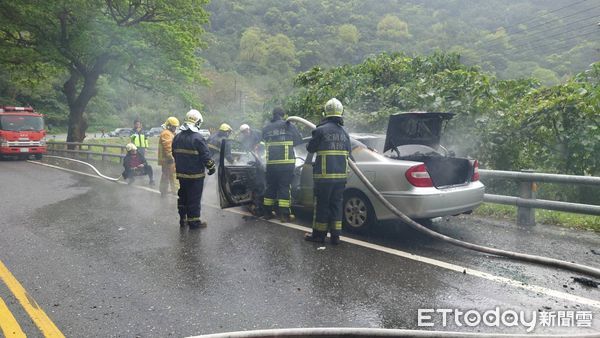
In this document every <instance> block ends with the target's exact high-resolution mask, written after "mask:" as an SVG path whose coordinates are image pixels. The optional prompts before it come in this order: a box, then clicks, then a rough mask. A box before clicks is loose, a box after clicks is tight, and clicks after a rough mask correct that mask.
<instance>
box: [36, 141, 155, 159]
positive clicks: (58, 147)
mask: <svg viewBox="0 0 600 338" xmlns="http://www.w3.org/2000/svg"><path fill="white" fill-rule="evenodd" d="M47 146H48V151H49V152H52V153H53V154H61V155H67V154H73V155H79V157H83V158H85V159H87V160H90V159H93V158H94V157H96V158H97V157H100V159H101V161H106V160H107V159H109V158H118V159H119V162H122V161H123V158H124V157H125V154H127V151H126V150H125V146H122V145H117V144H102V143H80V142H56V141H48V143H47ZM69 146H73V147H74V148H75V149H68V147H69ZM92 148H102V151H101V152H97V151H92ZM108 149H119V152H118V153H111V152H107V150H108ZM156 152H157V149H156V148H146V155H147V154H150V153H154V154H155V153H156ZM145 158H146V160H147V161H150V162H156V161H158V158H157V157H156V156H145Z"/></svg>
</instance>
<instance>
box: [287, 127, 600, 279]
mask: <svg viewBox="0 0 600 338" xmlns="http://www.w3.org/2000/svg"><path fill="white" fill-rule="evenodd" d="M288 121H294V122H299V123H302V124H304V125H306V126H307V127H309V128H311V129H315V128H316V126H315V125H314V124H313V123H311V122H310V121H307V120H305V119H303V118H301V117H297V116H292V117H289V118H288ZM348 164H349V165H350V168H352V171H353V172H354V173H355V174H356V176H357V177H358V178H359V179H360V180H361V182H362V183H363V184H364V185H365V186H366V187H367V189H369V191H370V192H371V193H372V194H373V195H374V196H375V197H376V198H377V200H379V201H380V202H381V203H382V204H383V205H384V206H385V207H386V208H388V209H389V210H390V211H391V212H393V213H394V215H396V216H397V217H398V218H399V219H400V221H402V222H404V223H405V224H408V225H409V226H410V227H411V228H413V229H415V230H417V231H419V232H421V233H424V234H426V235H428V236H430V237H433V238H436V239H439V240H441V241H443V242H446V243H450V244H452V245H456V246H459V247H462V248H466V249H469V250H474V251H479V252H483V253H487V254H492V255H496V256H502V257H507V258H511V259H515V260H520V261H525V262H530V263H537V264H542V265H547V266H552V267H558V268H561V269H565V270H570V271H575V272H580V273H584V274H587V275H590V276H594V277H597V278H600V269H598V268H593V267H590V266H586V265H582V264H576V263H571V262H567V261H563V260H559V259H554V258H549V257H542V256H537V255H530V254H523V253H518V252H512V251H508V250H501V249H496V248H491V247H486V246H483V245H478V244H473V243H469V242H465V241H461V240H458V239H455V238H452V237H449V236H446V235H443V234H441V233H439V232H435V231H433V230H431V229H429V228H427V227H425V226H423V225H421V224H419V223H417V222H415V221H414V220H412V219H411V218H409V217H408V216H406V215H405V214H403V213H402V212H401V211H400V210H398V208H396V207H395V206H394V205H392V204H391V203H390V202H389V201H388V200H387V199H386V198H385V197H384V196H383V195H382V194H381V193H380V192H379V191H378V190H377V189H376V188H375V187H374V186H373V184H371V182H370V181H369V180H368V179H367V177H366V176H365V175H364V174H363V173H362V171H361V170H360V169H359V168H358V166H357V165H356V164H355V163H354V162H353V161H348Z"/></svg>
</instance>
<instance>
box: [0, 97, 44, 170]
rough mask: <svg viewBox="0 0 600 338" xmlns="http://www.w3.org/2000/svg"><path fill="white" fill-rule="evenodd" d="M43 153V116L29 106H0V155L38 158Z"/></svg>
mask: <svg viewBox="0 0 600 338" xmlns="http://www.w3.org/2000/svg"><path fill="white" fill-rule="evenodd" d="M45 153H46V130H44V117H43V116H42V115H41V114H38V113H36V112H35V110H33V108H31V107H9V106H0V157H4V156H15V157H17V158H21V159H27V158H29V157H30V156H31V155H33V156H35V158H36V159H38V160H39V159H41V158H42V155H43V154H45Z"/></svg>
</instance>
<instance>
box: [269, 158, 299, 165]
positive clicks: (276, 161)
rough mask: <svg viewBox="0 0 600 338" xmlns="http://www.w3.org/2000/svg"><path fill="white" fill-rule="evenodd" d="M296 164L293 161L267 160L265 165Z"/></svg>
mask: <svg viewBox="0 0 600 338" xmlns="http://www.w3.org/2000/svg"><path fill="white" fill-rule="evenodd" d="M294 163H296V160H295V159H289V160H268V161H267V164H294Z"/></svg>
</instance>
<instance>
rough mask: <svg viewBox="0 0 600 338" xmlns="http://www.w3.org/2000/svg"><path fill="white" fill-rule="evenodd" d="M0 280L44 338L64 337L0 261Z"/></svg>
mask: <svg viewBox="0 0 600 338" xmlns="http://www.w3.org/2000/svg"><path fill="white" fill-rule="evenodd" d="M0 279H2V281H4V284H6V286H7V287H8V289H9V290H10V291H11V292H12V293H13V295H15V297H16V298H17V299H18V300H19V302H20V303H21V306H22V307H23V309H25V312H27V314H29V317H31V319H32V320H33V322H34V323H35V325H36V326H37V327H38V328H39V329H40V331H41V332H42V334H43V335H44V337H64V335H63V334H62V332H60V330H59V329H58V328H57V327H56V325H54V323H53V322H52V320H50V318H49V317H48V316H47V315H46V313H45V312H44V310H42V308H41V307H40V306H39V305H38V304H37V302H36V301H35V300H34V299H33V298H32V297H31V296H30V295H29V294H28V293H27V291H25V289H24V288H23V286H21V284H20V283H19V281H17V279H16V278H15V276H13V274H12V273H11V272H10V271H8V269H7V268H6V266H5V265H4V263H2V261H0Z"/></svg>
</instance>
